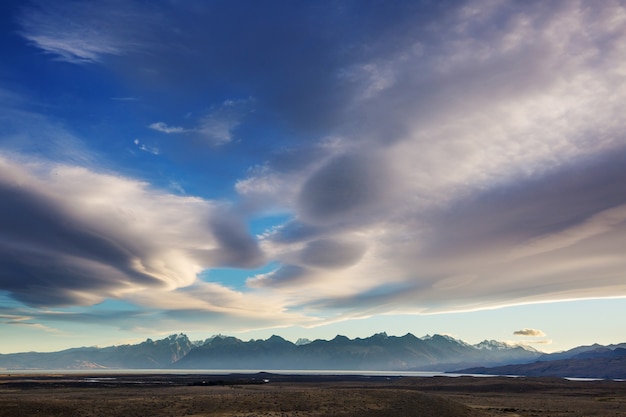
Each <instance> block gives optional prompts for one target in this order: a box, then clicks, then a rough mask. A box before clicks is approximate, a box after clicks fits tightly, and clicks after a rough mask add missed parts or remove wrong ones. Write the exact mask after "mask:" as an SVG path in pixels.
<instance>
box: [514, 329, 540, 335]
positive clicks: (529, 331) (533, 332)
mask: <svg viewBox="0 0 626 417" xmlns="http://www.w3.org/2000/svg"><path fill="white" fill-rule="evenodd" d="M513 334H514V335H516V336H532V337H543V336H545V335H546V334H545V333H544V332H542V331H541V330H539V329H522V330H516V331H514V332H513Z"/></svg>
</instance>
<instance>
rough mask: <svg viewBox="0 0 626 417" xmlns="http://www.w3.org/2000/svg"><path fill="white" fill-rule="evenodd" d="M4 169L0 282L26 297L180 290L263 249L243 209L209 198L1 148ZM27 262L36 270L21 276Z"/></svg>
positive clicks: (50, 299) (66, 298)
mask: <svg viewBox="0 0 626 417" xmlns="http://www.w3.org/2000/svg"><path fill="white" fill-rule="evenodd" d="M0 171H1V172H2V175H1V176H0V177H1V178H2V180H0V192H1V193H2V194H3V195H4V197H3V201H4V203H3V209H2V212H3V213H4V214H3V215H2V217H3V221H2V223H3V226H2V231H0V237H1V239H0V246H2V251H1V252H2V253H3V254H4V256H2V257H3V260H2V262H3V265H5V268H4V269H3V270H2V271H1V277H0V278H1V279H0V282H1V283H2V289H3V290H5V291H8V292H9V293H10V294H13V296H14V297H15V298H16V299H18V300H20V301H23V302H25V303H27V304H33V305H67V304H91V303H95V302H98V301H101V300H102V299H104V298H106V297H113V298H117V297H124V296H125V295H129V294H133V293H135V292H138V291H139V292H140V291H144V290H146V289H148V288H149V289H151V291H156V292H160V291H169V290H174V289H176V288H180V287H186V286H189V285H192V284H193V283H194V282H196V279H197V274H198V273H199V272H201V271H202V270H203V269H205V268H209V267H212V266H220V265H221V266H224V265H232V266H237V263H238V262H240V263H241V265H244V264H247V263H248V262H249V261H250V260H249V259H248V258H246V256H253V257H254V256H258V254H257V253H256V252H255V249H254V243H253V241H252V240H250V242H252V243H248V241H246V239H247V238H246V236H245V235H243V236H240V230H239V229H240V228H241V226H239V224H238V223H237V219H236V218H234V217H232V216H230V217H229V219H228V221H227V222H223V221H222V220H223V219H224V217H223V213H222V211H221V209H220V208H219V205H218V204H216V203H212V202H210V201H205V200H202V199H199V198H192V197H182V196H175V195H172V194H167V193H164V192H161V191H158V190H153V189H151V188H150V187H149V186H148V185H147V184H145V183H142V182H139V181H135V180H132V179H129V178H124V177H120V176H115V175H111V174H104V173H98V172H94V171H92V170H89V169H86V168H81V167H77V166H69V165H62V164H50V163H47V162H45V161H35V160H31V161H29V162H25V163H16V162H12V161H11V159H9V158H6V157H2V158H0ZM154 207H158V210H155V209H154ZM216 222H219V224H220V227H219V228H215V227H214V226H212V223H216ZM224 236H228V238H225V237H224ZM250 239H251V238H250ZM244 249H245V250H244ZM231 251H234V253H231ZM42 265H43V266H42ZM42 268H43V269H42ZM18 270H19V271H21V272H20V273H18V272H17V271H18ZM25 271H29V273H28V275H29V276H30V277H31V279H30V280H22V279H21V278H19V276H21V275H22V274H24V273H25ZM86 277H89V279H86Z"/></svg>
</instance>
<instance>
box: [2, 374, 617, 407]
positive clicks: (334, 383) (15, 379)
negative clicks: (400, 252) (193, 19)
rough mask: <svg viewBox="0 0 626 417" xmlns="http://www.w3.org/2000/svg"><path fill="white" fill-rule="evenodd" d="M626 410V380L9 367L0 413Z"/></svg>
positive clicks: (3, 378) (4, 381) (4, 382)
mask: <svg viewBox="0 0 626 417" xmlns="http://www.w3.org/2000/svg"><path fill="white" fill-rule="evenodd" d="M5 416H7V417H8V416H11V417H20V416H30V417H32V416H37V417H43V416H46V417H57V416H58V417H76V416H84V417H87V416H94V417H96V416H97V417H108V416H125V417H132V416H155V417H174V416H195V417H200V416H220V417H234V416H237V417H296V416H297V417H321V416H343V417H351V416H377V417H387V416H388V417H392V416H394V417H398V416H420V417H431V416H447V417H457V416H458V417H480V416H486V417H489V416H499V417H506V416H508V417H515V416H523V417H525V416H553V417H562V416H563V417H564V416H602V417H610V416H626V382H620V381H568V380H564V379H558V378H506V377H485V378H480V377H430V378H428V377H380V376H377V377H365V376H358V375H354V376H349V375H341V376H329V375H328V376H311V375H300V376H298V375H276V374H266V373H259V374H247V375H245V374H229V375H221V376H220V375H165V374H161V375H131V374H122V375H110V374H106V375H103V374H89V373H85V374H72V375H59V374H54V375H0V417H5Z"/></svg>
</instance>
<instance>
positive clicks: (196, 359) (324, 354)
mask: <svg viewBox="0 0 626 417" xmlns="http://www.w3.org/2000/svg"><path fill="white" fill-rule="evenodd" d="M0 369H4V370H24V369H31V370H49V369H59V370H63V369H68V370H69V369H83V370H89V369H207V370H219V369H222V370H244V369H247V370H298V369H300V370H355V371H358V370H381V371H446V372H459V373H471V374H493V375H525V376H557V377H583V378H611V379H619V378H626V343H622V344H619V345H609V346H601V345H597V344H594V345H590V346H579V347H577V348H574V349H571V350H568V351H565V352H559V353H550V354H546V353H542V352H539V351H537V350H535V349H533V348H531V347H528V346H524V345H513V344H508V343H503V342H498V341H495V340H485V341H482V342H480V343H478V344H475V345H470V344H468V343H466V342H463V341H462V340H458V339H455V338H452V337H450V336H444V335H434V336H424V337H421V338H420V337H416V336H414V335H412V334H411V333H408V334H406V335H404V336H388V335H387V334H386V333H378V334H375V335H372V336H370V337H367V338H355V339H349V338H347V337H345V336H336V337H335V338H334V339H332V340H321V339H318V340H314V341H310V340H308V339H299V340H298V341H297V342H296V343H292V342H290V341H287V340H285V339H283V338H282V337H280V336H272V337H270V338H269V339H266V340H260V339H258V340H249V341H243V340H240V339H237V338H235V337H230V336H223V335H217V336H212V337H210V338H208V339H206V340H204V341H191V340H189V338H188V337H187V336H186V335H184V334H182V333H181V334H178V335H171V336H168V337H166V338H164V339H161V340H152V339H147V340H146V341H144V342H142V343H139V344H135V345H120V346H109V347H104V348H98V347H80V348H72V349H67V350H62V351H59V352H47V353H42V352H24V353H12V354H0ZM455 370H457V371H455Z"/></svg>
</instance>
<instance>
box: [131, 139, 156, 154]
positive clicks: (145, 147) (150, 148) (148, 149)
mask: <svg viewBox="0 0 626 417" xmlns="http://www.w3.org/2000/svg"><path fill="white" fill-rule="evenodd" d="M133 143H134V144H135V145H137V147H138V148H139V149H141V150H142V151H144V152H148V153H151V154H153V155H158V154H160V153H161V151H160V150H159V148H155V147H154V146H148V145H146V144H145V143H141V142H140V141H139V139H135V140H134V141H133Z"/></svg>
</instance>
